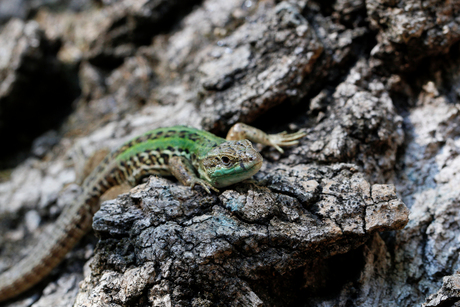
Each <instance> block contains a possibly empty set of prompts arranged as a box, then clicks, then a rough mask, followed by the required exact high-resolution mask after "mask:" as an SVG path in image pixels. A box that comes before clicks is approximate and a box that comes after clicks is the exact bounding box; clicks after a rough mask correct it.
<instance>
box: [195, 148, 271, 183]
mask: <svg viewBox="0 0 460 307" xmlns="http://www.w3.org/2000/svg"><path fill="white" fill-rule="evenodd" d="M262 162H263V159H262V156H261V155H260V153H258V152H257V151H256V150H255V149H254V148H253V147H252V144H251V142H250V141H248V140H239V141H227V142H224V143H222V144H220V145H219V146H216V147H214V148H213V149H211V150H210V151H209V152H208V153H207V154H206V155H205V156H204V157H203V158H202V159H200V161H199V166H198V172H199V173H200V177H201V178H202V179H204V180H206V181H208V182H209V183H210V184H212V185H213V186H214V187H216V188H222V187H226V186H229V185H231V184H234V183H236V182H240V181H243V180H245V179H247V178H250V177H251V176H252V175H254V174H255V173H257V172H258V171H259V169H260V168H261V166H262Z"/></svg>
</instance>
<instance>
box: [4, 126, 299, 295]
mask: <svg viewBox="0 0 460 307" xmlns="http://www.w3.org/2000/svg"><path fill="white" fill-rule="evenodd" d="M304 136H305V133H303V132H297V133H293V134H286V133H285V132H283V133H280V134H272V135H268V134H266V133H264V132H262V131H261V130H259V129H256V128H253V127H250V126H247V125H245V124H241V123H239V124H236V125H234V126H233V127H232V128H231V129H230V131H229V133H228V135H227V139H223V138H220V137H217V136H215V135H213V134H211V133H209V132H206V131H201V130H198V129H194V128H189V127H184V126H174V127H170V128H159V129H156V130H152V131H149V132H147V133H145V134H143V135H141V136H139V137H137V138H135V139H133V140H131V141H129V142H127V143H125V144H124V145H122V146H121V147H120V148H118V149H117V150H115V151H114V152H112V153H111V154H109V155H108V156H107V157H106V158H105V159H104V160H103V161H102V162H101V163H100V164H99V166H98V167H96V169H94V171H93V172H92V173H91V174H90V175H89V176H88V177H87V178H86V179H85V181H84V182H83V185H82V187H83V192H82V194H81V195H80V196H79V197H78V199H77V200H76V201H75V202H73V203H72V204H71V205H70V206H68V207H66V208H65V209H64V211H63V212H62V214H61V215H60V216H59V218H58V220H57V221H56V224H55V226H54V227H53V228H52V229H51V230H48V231H45V232H44V233H43V234H42V236H41V237H40V240H39V243H38V245H36V246H35V247H34V248H33V249H32V251H31V252H30V253H29V255H28V256H26V257H25V258H24V259H22V260H21V261H20V262H19V263H18V264H17V265H16V266H14V267H12V268H11V269H9V270H8V271H6V272H4V273H2V274H1V275H0V301H4V300H7V299H9V298H12V297H14V296H16V295H18V294H20V293H21V292H23V291H25V290H27V289H29V288H30V287H32V286H33V285H35V284H36V283H37V282H39V281H40V280H41V279H43V278H44V277H45V276H46V275H47V274H48V273H49V272H50V271H51V270H52V269H53V268H54V267H55V266H57V265H58V264H59V263H60V262H61V260H62V259H63V258H64V256H65V255H66V254H67V252H68V251H69V250H70V249H72V247H73V246H74V245H75V244H76V243H77V242H78V241H79V240H80V238H81V237H82V236H83V235H84V234H85V233H86V232H87V231H88V230H89V229H90V228H91V222H92V216H93V214H94V213H95V212H96V211H97V210H98V209H99V197H100V196H101V195H102V194H103V193H104V192H106V191H107V190H108V189H109V188H111V187H114V186H117V185H120V184H122V183H124V182H128V183H130V184H132V185H134V184H136V183H137V182H139V180H140V179H141V178H143V177H145V176H147V175H162V176H163V175H173V176H174V177H176V178H177V179H178V180H179V181H180V182H181V183H182V184H184V185H188V186H190V187H192V188H193V187H194V186H195V185H200V186H202V187H203V188H204V189H205V190H206V191H207V192H208V193H211V190H214V191H216V192H219V190H218V189H217V188H223V187H226V186H229V185H231V184H234V183H236V182H240V181H242V180H245V179H247V178H250V177H251V176H252V175H254V174H255V173H257V172H258V171H259V169H260V167H261V166H262V161H263V159H262V156H261V155H260V154H259V153H258V152H257V151H256V150H255V149H254V148H253V147H252V145H251V142H250V141H253V142H257V143H261V144H264V145H270V146H273V147H275V148H276V149H277V150H278V151H280V152H283V150H282V149H281V148H280V146H293V145H296V144H298V139H300V138H302V137H304ZM249 140H250V141H249Z"/></svg>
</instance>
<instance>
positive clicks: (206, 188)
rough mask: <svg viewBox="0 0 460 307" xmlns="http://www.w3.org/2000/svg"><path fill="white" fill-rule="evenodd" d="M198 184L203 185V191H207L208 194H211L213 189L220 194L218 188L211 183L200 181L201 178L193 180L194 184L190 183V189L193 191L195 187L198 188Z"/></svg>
mask: <svg viewBox="0 0 460 307" xmlns="http://www.w3.org/2000/svg"><path fill="white" fill-rule="evenodd" d="M197 184H198V185H201V186H202V187H203V189H205V190H206V192H208V194H211V191H210V190H209V189H212V190H213V191H216V192H217V193H219V192H220V191H219V190H218V189H217V188H215V187H213V186H212V185H211V184H210V183H209V182H207V181H205V180H203V179H200V178H194V179H193V180H192V183H190V188H192V189H193V187H194V186H196V185H197Z"/></svg>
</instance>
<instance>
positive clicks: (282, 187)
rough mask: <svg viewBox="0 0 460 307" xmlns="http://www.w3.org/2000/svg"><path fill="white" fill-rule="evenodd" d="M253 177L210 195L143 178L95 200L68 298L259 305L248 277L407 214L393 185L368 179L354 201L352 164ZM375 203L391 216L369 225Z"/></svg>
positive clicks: (289, 266)
mask: <svg viewBox="0 0 460 307" xmlns="http://www.w3.org/2000/svg"><path fill="white" fill-rule="evenodd" d="M269 168H271V166H270V167H269ZM307 178H308V179H309V180H306V179H307ZM258 180H260V181H259V182H263V185H257V184H250V185H244V184H240V185H237V186H236V187H235V189H234V190H233V189H231V190H226V191H225V192H223V193H222V194H221V195H220V196H218V197H216V196H214V195H212V196H211V195H209V196H208V195H205V194H201V193H195V192H193V191H190V190H189V189H188V188H186V187H180V186H177V185H172V184H170V183H169V182H167V181H166V180H164V179H159V178H153V177H152V178H151V179H150V181H149V182H148V183H147V184H146V185H144V186H139V187H137V188H136V189H135V190H134V191H133V192H131V193H130V194H128V195H125V196H123V197H120V198H118V199H117V200H115V201H110V202H106V203H104V205H103V206H102V208H101V210H99V212H98V213H97V214H96V216H95V217H94V223H93V228H94V229H95V231H96V232H97V234H98V236H99V237H100V239H101V241H100V242H99V245H98V250H97V252H96V253H97V256H96V257H95V258H94V260H93V263H92V264H91V265H92V267H93V274H92V275H91V276H88V277H87V278H86V279H85V281H84V283H83V284H82V286H81V287H82V292H81V293H80V294H79V296H78V297H77V305H79V306H101V305H103V304H116V305H120V306H131V305H133V304H134V305H136V304H142V303H144V304H153V305H158V302H159V301H163V302H164V303H166V304H171V305H174V306H178V305H180V306H190V305H192V304H194V302H198V301H200V300H205V301H208V302H209V303H212V304H217V305H219V304H224V305H230V306H236V305H243V306H258V305H260V306H262V304H263V302H264V301H266V300H267V298H269V297H270V296H271V295H272V294H271V293H270V292H267V291H262V292H261V293H257V292H258V291H256V292H255V290H253V289H252V283H258V284H266V285H267V286H269V285H270V284H271V285H272V286H273V282H274V281H273V280H271V278H269V277H268V276H269V275H270V273H273V274H275V275H285V274H287V273H289V272H290V271H292V270H295V269H297V268H299V267H302V266H305V265H306V264H307V263H309V262H311V261H312V259H315V258H318V257H321V258H322V259H327V258H329V257H331V256H334V255H336V254H342V253H346V252H347V251H349V250H350V249H352V248H356V247H357V246H359V245H360V244H362V243H363V242H364V241H365V240H366V239H367V238H368V237H369V236H370V235H372V234H373V233H374V232H375V231H376V230H394V229H400V228H402V227H404V225H405V224H406V223H407V221H408V214H409V211H408V210H407V208H406V207H405V206H404V204H400V205H399V206H395V205H393V204H392V203H394V201H399V200H397V199H395V198H396V196H395V194H394V189H391V188H386V189H381V188H380V186H379V185H374V186H371V193H370V194H371V199H369V201H368V202H365V201H364V200H363V196H362V194H361V189H360V188H359V187H360V186H362V185H366V184H367V182H366V181H365V180H364V179H363V176H362V174H360V173H358V172H357V171H356V168H354V167H353V165H336V166H335V167H331V168H328V167H315V166H309V165H298V166H295V167H293V168H289V167H282V168H278V167H274V168H273V169H271V170H270V171H264V172H262V173H261V174H259V175H258ZM374 191H375V192H374ZM399 202H400V201H399ZM374 207H377V208H379V209H378V211H380V212H381V211H383V210H384V209H380V208H383V207H388V208H391V209H390V210H387V213H391V214H375V215H373V219H374V220H373V221H372V226H371V227H368V225H367V224H368V218H367V216H368V214H366V213H365V212H367V211H374ZM274 283H275V285H276V281H275V282H274ZM277 286H278V287H279V285H277ZM258 289H259V291H260V286H259V288H258ZM278 299H279V298H278ZM279 300H280V301H283V300H282V299H279ZM285 303H286V304H288V303H292V302H290V301H289V300H288V299H286V300H285Z"/></svg>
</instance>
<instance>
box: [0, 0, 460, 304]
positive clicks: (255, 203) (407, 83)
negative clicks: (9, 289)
mask: <svg viewBox="0 0 460 307" xmlns="http://www.w3.org/2000/svg"><path fill="white" fill-rule="evenodd" d="M459 40H460V5H459V4H458V2H457V1H442V0H426V1H425V0H423V1H415V0H377V1H374V0H372V1H371V0H369V1H364V0H335V1H327V2H324V1H302V0H299V1H295V0H290V1H270V0H269V1H255V0H229V1H220V0H203V1H178V0H177V1H166V0H103V1H90V0H66V1H22V0H12V1H0V138H1V139H2V141H3V143H2V144H4V145H2V152H1V153H0V159H1V161H0V162H1V163H0V166H9V165H12V164H15V165H16V166H15V168H14V169H10V170H2V171H1V172H0V233H1V235H0V271H4V270H6V269H7V268H9V267H11V266H13V265H14V263H16V262H17V260H18V258H20V257H22V256H24V255H26V254H27V247H25V246H30V245H33V244H34V243H35V242H36V240H37V238H38V237H39V235H40V233H42V232H43V229H44V228H45V227H52V226H53V221H54V220H55V219H56V217H57V216H58V215H59V213H60V212H61V211H62V208H63V207H64V206H65V205H67V204H69V203H71V201H72V200H73V199H74V198H75V197H76V196H77V195H78V193H80V189H79V187H78V185H76V184H73V183H74V182H76V183H79V182H81V180H82V178H83V177H84V173H85V171H84V170H85V167H84V165H85V161H86V160H87V158H89V157H90V156H91V155H93V154H94V153H95V152H98V151H99V152H101V150H106V149H107V148H108V149H113V148H115V147H116V146H118V145H119V144H121V143H122V142H123V141H125V140H126V139H128V138H130V137H133V136H136V135H138V134H140V133H142V132H145V131H146V130H149V129H153V128H157V127H161V126H170V125H175V124H185V125H190V126H194V127H198V128H202V129H206V130H209V131H212V132H213V133H216V134H219V135H222V136H223V135H225V133H226V131H227V130H228V128H229V127H230V126H231V125H233V124H234V123H236V122H238V121H242V122H246V123H249V124H252V125H255V126H257V127H258V128H261V129H263V130H265V131H267V132H270V133H275V132H280V131H283V130H288V131H295V130H299V129H303V130H304V131H306V132H307V136H306V137H305V138H304V139H302V140H301V142H300V144H299V146H296V147H293V148H290V149H287V150H286V152H285V153H284V154H280V153H278V152H277V151H275V150H273V149H270V148H262V147H261V148H260V149H261V151H262V154H263V156H264V158H265V162H264V166H263V168H262V170H261V171H260V172H259V173H258V174H256V175H255V176H254V178H253V180H252V181H249V182H243V183H240V184H237V185H235V186H232V187H229V188H228V189H223V190H222V191H221V193H219V194H217V193H213V194H211V195H208V194H206V193H205V192H204V191H203V190H202V189H200V188H197V189H194V190H190V189H189V188H188V187H183V186H181V185H179V184H178V183H177V182H173V181H170V180H168V179H163V178H157V177H152V178H150V179H148V180H147V181H146V182H145V183H144V184H142V185H140V186H137V187H135V188H134V189H133V190H131V191H130V192H129V193H127V194H123V195H121V196H119V197H118V198H116V199H114V200H109V201H106V202H104V203H103V204H102V206H101V210H100V211H99V212H98V213H97V214H96V216H95V217H94V223H93V228H94V231H95V233H96V236H97V237H98V239H96V238H95V237H94V235H92V234H89V235H88V236H87V237H85V239H84V240H82V242H81V243H80V244H79V245H78V246H77V247H76V248H75V249H74V250H73V251H72V252H71V253H70V254H69V255H68V256H67V258H66V259H65V260H64V262H63V263H62V264H61V265H60V266H59V267H58V268H57V269H55V270H54V271H53V272H52V273H51V275H50V276H49V277H48V278H46V279H45V280H44V281H43V282H41V283H40V284H39V285H37V286H36V287H34V288H33V289H31V290H30V291H28V292H26V293H25V294H23V295H21V296H20V297H18V298H15V299H14V300H12V301H10V302H6V303H2V304H1V305H2V306H33V307H38V306H222V305H227V306H457V305H458V304H460V303H459V301H460V294H459V293H460V282H459V276H460V258H459V252H460V244H459V243H460V213H459V212H460V190H459V189H458V187H459V186H460V137H459V136H460V121H459V112H460V111H459V99H460V73H459V71H460V56H459V55H460V44H459V42H458V41H459ZM76 84H78V85H79V88H77V87H76ZM70 106H72V112H71V113H70V115H68V116H67V117H65V116H66V114H68V112H69V110H70ZM58 124H59V126H57V125H58ZM30 126H32V128H30ZM50 128H52V130H49V131H48V132H46V131H47V130H48V129H50ZM44 132H46V133H44ZM40 134H42V135H41V136H40V137H38V138H35V137H36V136H37V135H40ZM34 138H35V139H34ZM33 139H34V140H33ZM32 140H33V141H32ZM25 145H28V146H30V151H29V150H27V152H30V154H28V155H27V156H26V157H24V156H25V154H24V153H25V151H24V146H25ZM18 150H21V151H20V152H18ZM18 157H20V158H18ZM20 160H22V162H20V163H18V161H20ZM406 224H407V225H406ZM97 242H98V243H97ZM96 243H97V247H96ZM88 260H89V261H88ZM85 263H86V264H85Z"/></svg>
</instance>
